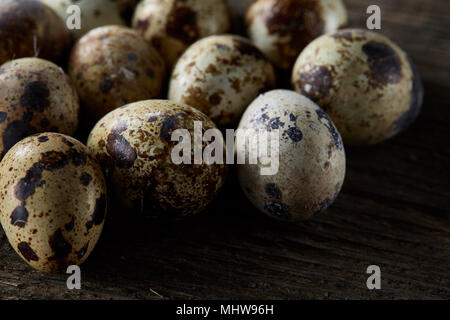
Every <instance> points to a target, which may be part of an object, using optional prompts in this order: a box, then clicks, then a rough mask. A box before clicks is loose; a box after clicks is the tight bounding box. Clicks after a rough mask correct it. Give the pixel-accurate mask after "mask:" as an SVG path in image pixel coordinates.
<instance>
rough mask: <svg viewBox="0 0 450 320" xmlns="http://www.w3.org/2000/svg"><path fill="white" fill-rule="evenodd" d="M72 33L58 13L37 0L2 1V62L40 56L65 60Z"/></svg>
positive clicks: (61, 61)
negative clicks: (70, 33)
mask: <svg viewBox="0 0 450 320" xmlns="http://www.w3.org/2000/svg"><path fill="white" fill-rule="evenodd" d="M69 46H70V36H69V33H68V31H67V28H66V26H65V24H64V22H63V21H62V20H61V19H60V18H59V17H58V15H57V14H56V13H55V12H54V11H53V10H51V9H50V8H49V7H47V6H46V5H44V4H41V3H40V2H39V1H37V0H2V1H0V64H2V63H4V62H6V61H8V60H12V59H17V58H23V57H40V58H43V59H47V60H51V61H53V62H56V63H64V61H63V60H64V57H63V56H64V54H65V53H67V50H68V48H69Z"/></svg>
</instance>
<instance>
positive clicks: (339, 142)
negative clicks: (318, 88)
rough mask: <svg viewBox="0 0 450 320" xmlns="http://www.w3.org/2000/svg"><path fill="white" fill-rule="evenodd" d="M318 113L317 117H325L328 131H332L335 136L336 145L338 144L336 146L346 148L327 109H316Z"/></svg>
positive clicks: (341, 148) (320, 118) (340, 148)
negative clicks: (326, 111)
mask: <svg viewBox="0 0 450 320" xmlns="http://www.w3.org/2000/svg"><path fill="white" fill-rule="evenodd" d="M316 113H317V118H318V119H319V121H321V120H322V119H324V120H325V121H326V122H327V124H326V127H327V128H328V131H329V132H330V134H331V136H332V137H333V142H334V145H335V146H336V148H338V149H339V150H341V151H342V150H343V148H344V144H343V142H342V138H341V135H340V134H339V132H338V131H337V129H336V127H335V126H334V124H333V122H332V121H331V119H330V117H329V116H328V115H327V114H326V113H325V111H323V110H322V109H320V108H318V109H316Z"/></svg>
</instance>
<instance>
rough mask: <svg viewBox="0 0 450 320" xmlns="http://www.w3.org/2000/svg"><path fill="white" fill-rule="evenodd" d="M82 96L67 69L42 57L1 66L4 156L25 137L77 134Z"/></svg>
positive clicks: (0, 133) (0, 140) (0, 138)
mask: <svg viewBox="0 0 450 320" xmlns="http://www.w3.org/2000/svg"><path fill="white" fill-rule="evenodd" d="M79 108H80V107H79V103H78V96H77V93H76V91H75V87H74V86H73V85H72V82H71V81H70V79H69V77H68V76H67V75H66V74H65V73H64V71H63V70H62V69H61V68H60V67H58V66H57V65H55V64H53V63H52V62H50V61H46V60H43V59H39V58H22V59H17V60H12V61H10V62H7V63H5V64H3V65H2V66H1V67H0V159H1V158H2V157H3V155H4V154H5V153H6V151H8V150H9V149H10V148H11V147H12V146H13V145H15V144H16V143H17V142H19V141H20V140H22V139H23V138H25V137H27V136H29V135H32V134H35V133H39V132H45V131H56V132H60V133H65V134H69V135H71V134H73V133H74V132H75V130H76V128H77V125H78V112H79Z"/></svg>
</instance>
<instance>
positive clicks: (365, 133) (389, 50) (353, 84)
mask: <svg viewBox="0 0 450 320" xmlns="http://www.w3.org/2000/svg"><path fill="white" fill-rule="evenodd" d="M292 83H293V86H294V87H295V90H296V91H298V92H300V93H302V94H304V95H305V96H308V97H309V98H311V99H312V100H313V101H315V102H316V103H317V104H318V105H319V106H321V107H322V108H323V109H324V110H325V111H326V112H327V113H328V114H329V115H330V117H331V118H332V119H333V121H334V123H335V124H336V126H337V128H338V129H339V131H340V132H341V134H342V137H343V139H344V142H345V143H346V144H349V145H362V144H374V143H378V142H381V141H383V140H386V139H388V138H390V137H392V136H394V135H396V134H397V133H399V132H401V131H402V130H404V129H405V128H407V127H408V126H409V125H410V124H411V123H412V122H413V121H414V120H415V119H416V117H417V116H418V114H419V112H420V108H421V105H422V100H423V88H422V82H421V80H420V76H419V74H418V73H417V71H416V69H415V67H414V65H413V64H412V63H411V61H410V60H409V59H408V56H407V55H406V54H405V52H403V50H402V49H400V48H399V47H398V46H397V45H396V44H395V43H393V42H392V41H390V40H389V39H388V38H386V37H385V36H383V35H381V34H379V33H374V32H368V31H365V30H357V29H347V30H341V31H338V32H336V33H333V34H328V35H324V36H322V37H320V38H318V39H316V40H315V41H314V42H312V43H311V44H310V45H309V46H308V47H307V48H305V50H304V51H303V52H302V54H301V55H300V56H299V58H298V60H297V62H296V64H295V67H294V70H293V74H292Z"/></svg>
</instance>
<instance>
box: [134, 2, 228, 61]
mask: <svg viewBox="0 0 450 320" xmlns="http://www.w3.org/2000/svg"><path fill="white" fill-rule="evenodd" d="M133 27H134V28H136V29H137V30H139V32H140V33H141V34H142V36H143V37H144V38H145V39H146V40H147V41H149V42H150V43H151V44H152V45H153V46H154V47H155V48H156V49H157V50H159V52H160V53H161V54H162V56H163V57H164V59H165V60H166V62H167V65H168V66H169V67H170V68H171V67H172V66H173V65H174V64H175V63H176V61H177V60H178V58H179V57H180V56H181V54H182V53H183V52H184V51H185V50H186V48H187V47H188V46H189V45H190V44H192V43H194V42H195V41H197V40H198V39H201V38H204V37H207V36H209V35H213V34H221V33H225V32H227V31H228V30H229V28H230V17H229V12H228V8H227V5H226V3H225V2H224V0H166V1H160V0H143V1H141V2H140V3H139V4H138V6H137V8H136V11H135V14H134V17H133Z"/></svg>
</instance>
